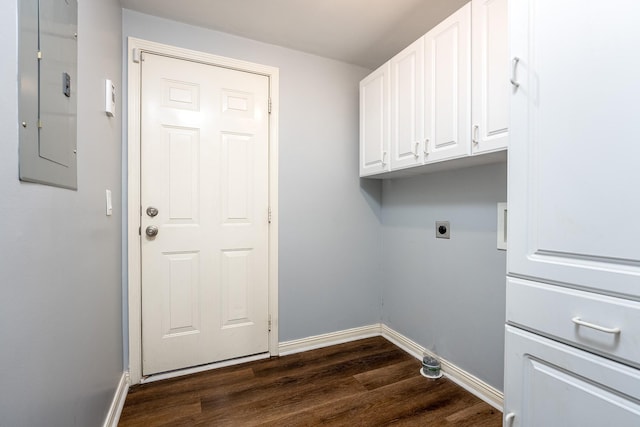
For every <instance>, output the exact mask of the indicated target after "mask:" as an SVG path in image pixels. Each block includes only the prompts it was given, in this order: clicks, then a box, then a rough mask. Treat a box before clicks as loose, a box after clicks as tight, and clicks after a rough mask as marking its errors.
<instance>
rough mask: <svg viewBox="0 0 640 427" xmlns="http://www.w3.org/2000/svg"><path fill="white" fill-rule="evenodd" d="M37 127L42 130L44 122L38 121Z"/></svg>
mask: <svg viewBox="0 0 640 427" xmlns="http://www.w3.org/2000/svg"><path fill="white" fill-rule="evenodd" d="M37 125H38V129H42V120H39V119H38V122H37Z"/></svg>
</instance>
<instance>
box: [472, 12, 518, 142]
mask: <svg viewBox="0 0 640 427" xmlns="http://www.w3.org/2000/svg"><path fill="white" fill-rule="evenodd" d="M507 27H508V23H507V0H473V3H472V4H471V29H472V37H471V40H473V42H472V45H471V55H472V60H471V91H472V93H471V102H472V105H471V124H472V128H471V130H472V132H473V133H472V135H471V139H472V144H471V151H472V153H473V154H479V153H485V152H488V151H496V150H501V149H505V148H507V143H508V138H509V77H508V75H509V42H508V37H507V36H508V28H507Z"/></svg>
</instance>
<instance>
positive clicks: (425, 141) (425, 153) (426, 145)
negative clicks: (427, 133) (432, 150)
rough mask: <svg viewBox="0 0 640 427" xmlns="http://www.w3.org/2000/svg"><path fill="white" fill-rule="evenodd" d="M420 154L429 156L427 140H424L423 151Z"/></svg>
mask: <svg viewBox="0 0 640 427" xmlns="http://www.w3.org/2000/svg"><path fill="white" fill-rule="evenodd" d="M422 152H423V153H424V155H425V156H428V155H429V138H427V139H425V140H424V150H423V151H422Z"/></svg>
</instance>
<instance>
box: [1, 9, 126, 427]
mask: <svg viewBox="0 0 640 427" xmlns="http://www.w3.org/2000/svg"><path fill="white" fill-rule="evenodd" d="M17 3H18V2H16V1H12V2H4V3H3V9H2V13H1V14H0V52H1V53H2V57H3V65H2V67H0V93H2V97H3V99H2V102H1V103H0V135H2V137H1V140H2V143H1V144H0V195H1V196H2V202H0V283H1V285H2V295H1V298H0V347H1V350H0V425H1V426H3V427H4V426H6V427H14V426H28V427H35V426H47V427H51V426H54V427H55V426H60V427H69V426H82V427H85V426H97V425H101V424H102V422H103V421H104V419H105V416H106V413H107V410H108V408H109V405H110V403H111V399H112V398H113V395H114V391H115V388H116V385H117V384H118V381H119V379H120V376H121V374H122V371H123V366H122V324H121V322H122V318H121V315H122V296H121V284H120V269H121V264H120V227H121V218H120V206H119V199H120V178H121V170H120V148H121V145H120V132H121V126H122V124H121V121H120V118H119V117H120V115H119V114H118V117H117V118H115V119H108V118H107V117H106V116H105V114H104V113H103V112H101V109H102V108H103V106H104V81H103V79H104V78H107V77H108V78H111V79H113V80H114V82H115V83H116V85H117V87H121V86H120V73H121V66H122V63H121V55H122V52H121V41H120V40H121V9H120V6H119V3H118V1H117V0H110V1H104V0H83V1H81V2H79V10H78V12H79V29H78V33H79V42H78V55H79V67H78V75H79V76H78V81H77V85H78V86H77V89H78V90H77V92H78V112H79V113H78V187H79V188H78V191H70V190H62V189H58V188H53V187H47V186H42V185H35V184H28V183H21V182H19V181H18V125H17V124H18V113H17V62H16V57H17V49H16V43H17V41H16V33H17V19H16V16H17V11H16V6H17ZM118 108H119V107H118ZM107 188H110V189H111V190H112V191H113V196H114V197H113V199H114V202H115V206H114V215H113V216H112V217H106V216H105V201H104V200H105V189H107Z"/></svg>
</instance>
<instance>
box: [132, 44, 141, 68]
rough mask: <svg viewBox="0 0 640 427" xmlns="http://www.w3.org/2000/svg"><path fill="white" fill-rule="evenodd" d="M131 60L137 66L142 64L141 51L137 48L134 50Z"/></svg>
mask: <svg viewBox="0 0 640 427" xmlns="http://www.w3.org/2000/svg"><path fill="white" fill-rule="evenodd" d="M131 59H132V60H133V62H135V63H136V64H137V63H139V62H140V49H138V48H137V47H134V48H133V51H132V52H131Z"/></svg>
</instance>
